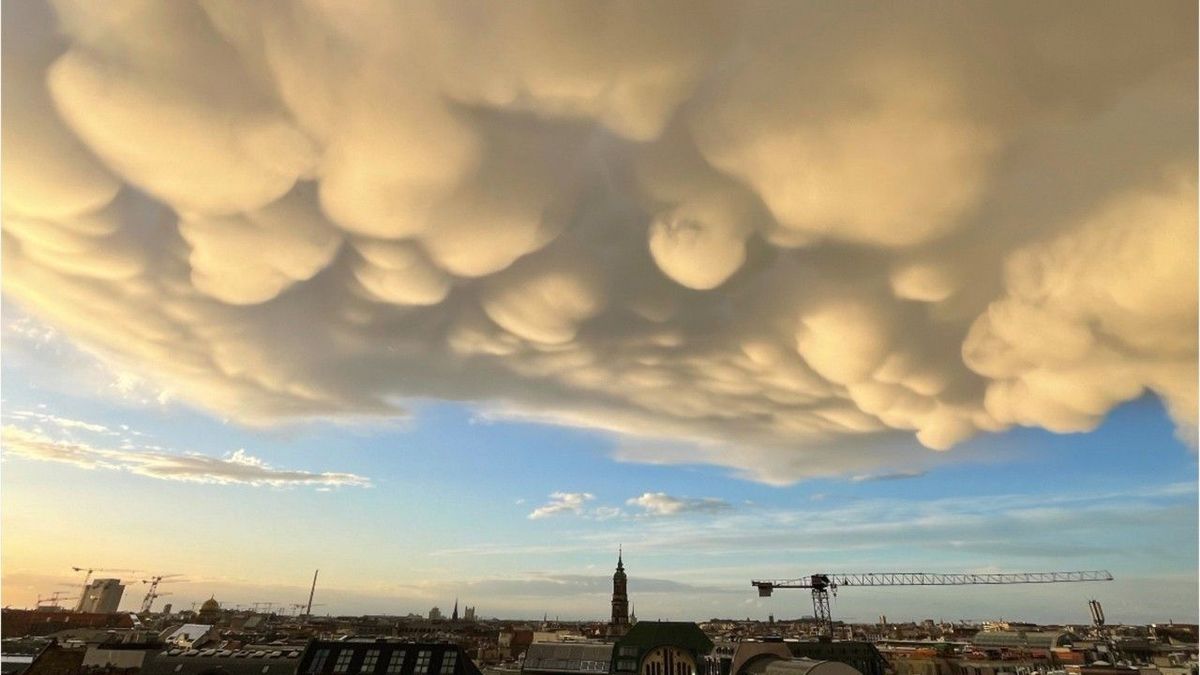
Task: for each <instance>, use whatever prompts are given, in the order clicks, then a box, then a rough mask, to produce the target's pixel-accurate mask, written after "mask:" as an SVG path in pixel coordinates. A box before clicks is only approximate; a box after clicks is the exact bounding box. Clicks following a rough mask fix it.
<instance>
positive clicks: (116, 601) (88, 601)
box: [75, 579, 125, 614]
mask: <svg viewBox="0 0 1200 675" xmlns="http://www.w3.org/2000/svg"><path fill="white" fill-rule="evenodd" d="M124 594H125V585H124V584H122V583H121V580H120V579H92V583H90V584H88V585H87V586H86V587H85V588H84V589H83V594H82V595H80V596H79V604H78V605H76V607H75V611H77V612H88V613H95V614H110V613H112V612H115V611H117V607H118V606H119V605H120V604H121V596H122V595H124Z"/></svg>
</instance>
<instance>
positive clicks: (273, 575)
mask: <svg viewBox="0 0 1200 675" xmlns="http://www.w3.org/2000/svg"><path fill="white" fill-rule="evenodd" d="M922 7H923V8H924V9H922ZM861 8H862V9H864V11H857V10H855V9H853V8H851V7H840V6H839V7H834V6H820V5H814V4H805V3H778V4H770V3H767V4H763V5H762V6H757V7H749V6H747V7H738V6H735V5H730V4H727V3H700V4H693V3H683V4H680V5H678V6H674V5H671V4H670V3H661V4H657V5H653V6H640V5H635V4H621V3H612V4H609V3H605V4H583V3H581V4H568V3H542V4H539V3H529V4H505V5H500V4H473V3H468V2H463V3H448V4H441V3H422V2H413V3H404V4H402V5H395V4H393V3H389V2H362V3H357V4H356V5H355V7H354V9H353V11H351V10H345V9H343V10H342V11H339V10H338V8H337V7H335V6H334V4H331V3H322V2H297V3H295V4H292V5H288V6H287V7H286V8H281V7H280V6H273V5H241V4H236V3H220V2H199V3H187V2H179V3H170V4H154V3H147V4H142V5H138V4H137V3H129V4H121V3H112V4H108V3H106V4H104V5H96V4H90V3H87V2H70V1H62V2H53V3H50V2H47V3H42V2H29V3H21V4H16V3H14V4H10V5H6V7H5V21H4V23H3V31H4V34H3V56H4V59H3V63H4V74H3V84H4V86H5V88H6V89H7V91H6V93H8V94H9V96H6V97H4V99H3V105H4V110H3V132H4V139H3V140H4V143H3V160H4V167H3V168H4V180H3V188H4V193H3V216H4V222H3V228H2V229H3V275H4V276H3V286H2V288H3V317H2V319H0V345H2V351H3V358H2V360H0V383H2V385H0V389H2V391H0V422H2V424H3V437H2V443H3V453H2V459H3V462H2V467H0V471H2V479H0V507H2V513H0V528H2V530H3V533H2V544H0V593H2V594H3V602H4V604H6V605H11V606H14V607H19V606H30V605H32V604H34V602H35V601H36V598H37V597H38V596H46V595H49V594H50V593H52V592H54V591H57V590H64V589H63V588H62V586H63V585H64V584H67V585H69V584H77V585H78V584H79V583H80V582H82V574H76V573H72V572H71V568H72V567H85V568H92V567H94V568H121V569H137V570H141V571H142V572H141V573H139V574H138V575H125V576H127V577H128V578H129V580H134V579H140V578H146V577H149V576H151V575H155V574H170V573H179V574H185V575H186V578H187V582H186V583H183V582H180V583H175V584H170V583H164V586H163V588H164V591H165V592H170V593H173V595H170V596H164V597H162V598H161V599H159V600H158V601H157V603H156V606H157V607H161V606H162V605H163V604H165V603H167V602H171V603H172V604H175V606H176V608H177V609H181V608H186V607H187V606H190V604H191V603H192V602H193V601H195V602H199V601H203V600H205V599H207V598H209V597H210V596H215V597H216V598H217V599H218V600H220V601H221V602H222V603H228V604H237V603H242V604H247V603H251V602H260V601H272V602H284V603H289V604H290V603H299V602H302V601H304V599H305V598H306V597H307V594H308V588H309V582H310V580H311V578H312V573H313V570H314V569H318V568H319V569H320V570H321V578H320V581H319V582H318V586H317V602H318V603H320V604H321V605H322V607H321V610H320V613H324V612H327V611H328V612H333V613H340V614H379V613H395V614H407V613H409V612H419V613H425V612H426V611H428V609H429V608H430V607H431V606H434V605H437V606H441V607H442V608H443V610H444V611H445V610H447V607H446V605H447V603H449V602H451V601H452V600H453V599H454V598H456V597H457V598H461V599H463V600H464V601H465V602H468V603H469V604H471V605H472V606H474V607H477V608H478V611H479V612H480V614H481V615H483V616H501V617H505V616H510V617H513V618H528V619H536V618H539V617H541V616H542V615H543V614H549V615H550V616H555V615H558V616H562V617H563V618H567V617H571V618H576V619H589V618H594V619H603V618H605V617H606V616H608V615H609V612H610V606H609V594H610V592H611V574H612V568H613V566H614V565H615V562H616V557H617V551H618V548H619V547H623V551H624V561H625V566H626V567H627V569H628V574H629V600H630V602H631V603H632V604H633V605H634V606H636V609H637V613H638V616H639V618H642V619H659V618H661V619H666V618H672V619H707V618H712V617H728V618H745V617H754V618H762V619H765V618H766V617H767V616H768V615H774V616H775V617H777V618H783V617H799V616H803V615H805V614H809V613H811V611H812V610H811V606H810V605H809V604H808V598H807V596H806V595H805V594H804V593H799V592H793V593H780V594H777V595H776V596H775V597H773V598H769V599H764V598H759V597H757V594H756V593H755V592H754V589H753V588H751V586H750V580H751V579H753V578H780V577H795V576H802V575H805V574H810V573H815V572H869V571H931V572H968V571H999V572H1022V571H1057V570H1090V569H1107V570H1109V571H1111V572H1112V573H1113V575H1114V576H1115V577H1116V580H1115V581H1113V582H1109V583H1104V584H1094V585H1093V584H1064V585H1053V587H1033V588H1024V587H1011V588H1005V589H1004V590H1003V592H998V591H997V590H996V589H988V588H968V589H937V590H923V591H920V592H915V591H913V590H911V589H849V590H846V591H845V592H844V593H842V595H841V596H840V597H838V598H837V599H836V600H835V603H836V604H835V610H834V611H835V616H836V617H838V618H841V619H845V620H856V621H873V620H874V619H875V618H876V617H878V616H879V615H887V616H888V617H895V618H896V619H897V620H900V619H903V618H916V619H923V618H945V619H948V620H950V619H958V618H973V619H987V618H1010V619H1028V620H1033V621H1041V622H1077V623H1086V622H1087V620H1088V619H1087V617H1088V613H1087V605H1086V602H1087V600H1089V599H1092V598H1096V599H1099V600H1101V601H1102V602H1103V604H1104V607H1105V610H1106V612H1107V614H1108V616H1109V618H1110V620H1111V621H1113V622H1129V623H1135V622H1149V621H1164V620H1177V621H1186V622H1196V621H1197V620H1198V618H1200V608H1198V600H1197V591H1198V590H1200V572H1198V568H1200V557H1198V554H1197V549H1198V545H1200V542H1198V535H1197V530H1198V527H1200V513H1198V507H1197V499H1198V490H1197V486H1198V479H1197V476H1198V474H1197V472H1198V466H1197V440H1196V439H1197V430H1196V426H1197V418H1198V414H1197V321H1198V312H1197V286H1198V281H1197V232H1196V211H1197V174H1196V156H1197V133H1196V125H1195V121H1196V118H1197V86H1196V80H1197V56H1196V54H1197V43H1196V35H1195V31H1194V28H1195V25H1196V21H1197V15H1196V7H1195V4H1194V3H1188V2H1174V1H1166V0H1164V1H1161V2H1154V3H1147V4H1145V5H1142V6H1140V7H1133V6H1132V5H1130V4H1128V3H1125V4H1122V3H1117V2H1101V3H1084V4H1078V5H1075V4H1071V3H1067V2H1063V3H1055V4H1053V5H1045V4H1038V3H1025V4H1023V3H990V4H989V3H978V4H971V5H967V4H960V3H932V4H930V5H922V6H921V7H916V6H904V5H887V4H883V3H865V4H863V5H862V6H861ZM865 10H869V11H865ZM935 10H936V11H935ZM97 576H101V575H99V574H98V575H97ZM116 576H120V575H116ZM144 588H145V586H144V584H140V583H130V584H129V585H128V588H127V589H126V591H125V598H124V600H123V601H122V605H121V607H122V608H123V609H129V608H131V607H136V606H137V605H138V604H139V603H140V597H141V595H142V593H143V592H144Z"/></svg>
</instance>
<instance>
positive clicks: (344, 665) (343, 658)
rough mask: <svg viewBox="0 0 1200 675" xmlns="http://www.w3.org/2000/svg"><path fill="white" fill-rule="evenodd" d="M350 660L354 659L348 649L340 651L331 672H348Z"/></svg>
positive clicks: (352, 653)
mask: <svg viewBox="0 0 1200 675" xmlns="http://www.w3.org/2000/svg"><path fill="white" fill-rule="evenodd" d="M352 658H354V652H353V651H352V650H350V649H343V650H342V651H340V652H338V657H337V661H336V662H335V663H334V664H333V672H335V673H348V672H350V659H352Z"/></svg>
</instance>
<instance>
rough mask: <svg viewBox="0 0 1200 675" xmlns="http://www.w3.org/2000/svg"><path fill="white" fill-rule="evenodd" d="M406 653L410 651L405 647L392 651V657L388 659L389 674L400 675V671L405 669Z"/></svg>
mask: <svg viewBox="0 0 1200 675" xmlns="http://www.w3.org/2000/svg"><path fill="white" fill-rule="evenodd" d="M406 654H408V651H407V650H404V649H397V650H396V651H394V652H392V658H390V659H388V665H387V672H388V675H399V673H400V671H401V670H403V669H404V656H405V655H406Z"/></svg>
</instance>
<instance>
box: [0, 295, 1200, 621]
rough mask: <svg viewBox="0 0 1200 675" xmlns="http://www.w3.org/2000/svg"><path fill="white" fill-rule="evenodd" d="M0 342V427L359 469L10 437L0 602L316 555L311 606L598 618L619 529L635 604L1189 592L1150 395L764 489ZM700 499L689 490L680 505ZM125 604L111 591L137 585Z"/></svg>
mask: <svg viewBox="0 0 1200 675" xmlns="http://www.w3.org/2000/svg"><path fill="white" fill-rule="evenodd" d="M12 310H13V308H12V307H11V305H10V307H9V310H8V314H7V316H6V319H5V321H6V323H10V322H12V321H19V322H21V326H22V330H24V332H25V333H28V332H29V331H28V326H30V325H32V323H31V321H30V320H29V319H28V318H27V317H23V316H22V315H21V314H20V313H19V312H14V311H12ZM14 315H15V317H16V318H14ZM35 334H36V333H35ZM37 335H44V334H37ZM5 336H6V339H7V343H6V345H5V346H6V353H7V354H8V355H9V356H8V358H6V359H5V361H4V365H3V376H4V380H3V381H4V392H3V394H4V411H5V412H4V415H5V420H4V421H5V424H6V425H17V426H19V427H23V428H31V427H36V428H40V429H42V430H43V431H45V432H47V433H48V434H50V435H55V436H57V437H60V438H63V439H69V440H71V441H78V442H83V443H88V444H94V445H96V446H97V447H105V444H106V443H107V445H108V446H113V445H115V443H114V441H113V440H112V439H113V438H115V437H116V436H114V435H111V434H106V433H96V432H92V431H88V430H87V429H80V428H78V427H72V426H70V425H69V423H66V422H63V420H75V421H82V422H88V423H91V424H99V425H103V426H105V427H107V428H110V429H119V428H120V425H126V426H127V427H129V429H130V430H131V431H138V432H140V433H141V434H144V436H135V437H133V438H134V439H135V442H136V444H137V445H139V446H162V447H163V448H167V449H169V452H171V453H199V454H202V455H207V456H209V457H216V458H221V457H225V458H227V457H229V456H230V454H231V453H232V452H234V451H235V450H238V449H242V450H244V451H245V452H246V453H248V454H250V455H252V456H254V457H257V458H259V459H261V460H263V461H265V462H266V463H267V464H270V465H271V466H273V467H277V468H286V469H295V470H303V471H310V472H318V473H319V472H322V471H337V472H345V473H351V474H355V475H357V476H361V477H365V478H366V479H368V480H369V482H370V487H366V488H364V487H353V486H340V487H339V486H335V487H333V488H331V489H329V491H319V490H318V489H317V488H316V487H314V486H305V485H286V486H271V485H259V486H252V485H246V484H214V483H192V482H179V481H173V480H164V479H162V478H160V477H151V476H145V475H138V474H136V473H131V472H130V471H129V470H127V469H111V470H106V469H102V468H100V469H97V468H90V469H89V468H81V467H78V466H73V465H70V464H64V463H62V462H53V461H45V460H44V459H35V458H30V457H26V456H12V455H11V454H10V455H8V456H6V458H5V462H4V488H5V490H4V528H5V534H6V537H5V548H4V555H5V592H6V602H10V603H14V604H19V603H21V602H28V601H29V599H31V598H32V596H31V594H34V593H36V594H42V595H48V594H49V593H50V592H52V591H53V590H60V589H59V588H57V585H58V584H66V583H70V582H71V580H72V579H73V576H72V575H71V574H70V573H69V567H71V566H78V565H96V566H105V567H115V568H135V569H143V570H146V572H148V573H163V572H166V573H175V572H181V573H186V574H187V576H188V578H189V581H188V582H187V583H182V584H177V585H176V586H175V587H174V592H175V595H176V598H174V600H175V602H176V606H187V603H189V602H192V601H195V600H197V599H203V598H204V597H207V596H208V595H210V594H213V593H215V594H217V595H218V596H219V597H220V598H222V599H225V600H226V601H228V602H230V603H234V604H236V603H250V602H254V601H274V602H297V601H299V600H303V597H302V596H303V584H304V581H305V579H306V578H307V574H308V573H309V570H310V569H312V568H317V567H319V568H321V569H322V579H321V585H322V596H323V597H324V598H325V599H326V600H328V601H329V602H327V603H326V605H327V606H328V607H329V610H328V611H334V612H367V611H379V612H382V611H388V612H397V613H407V612H410V611H417V612H421V611H425V610H426V609H428V606H432V605H434V604H439V603H440V604H442V605H447V604H449V603H451V602H452V601H453V597H455V596H462V597H463V598H464V599H466V600H467V601H470V602H473V603H475V604H477V605H478V606H480V608H481V611H482V612H483V613H485V614H487V615H494V614H499V615H503V616H537V615H539V614H540V613H542V612H550V613H552V614H557V615H562V616H564V617H566V616H569V617H579V618H599V617H602V616H603V615H604V611H605V595H604V594H605V592H606V586H607V579H606V578H605V575H606V574H608V573H609V568H610V567H611V564H612V562H613V561H612V558H613V549H614V548H615V547H616V546H617V545H624V547H625V550H626V562H627V565H628V566H629V568H630V572H631V575H632V579H633V581H632V582H631V588H632V589H633V597H634V602H635V604H636V606H637V608H638V612H639V614H640V615H641V616H643V617H647V618H655V617H659V618H667V617H676V618H683V617H687V618H703V617H706V616H708V615H722V616H724V615H737V616H740V615H743V614H744V615H746V616H754V617H763V616H765V615H766V614H768V613H774V614H775V615H776V616H792V615H802V614H804V613H806V612H807V611H808V608H807V604H806V602H807V599H806V597H805V596H802V595H793V596H792V597H789V596H788V594H786V593H781V594H777V595H776V596H775V598H773V599H771V600H766V601H764V600H759V599H758V598H756V597H754V595H753V593H752V589H751V588H750V587H749V583H748V582H749V580H750V579H751V578H769V577H787V576H796V575H803V574H807V573H811V572H814V571H820V570H827V571H871V570H878V571H888V570H928V571H968V570H994V571H1051V570H1067V569H1108V570H1110V571H1112V572H1113V574H1114V575H1115V576H1116V577H1117V581H1115V582H1113V583H1110V584H1100V585H1086V586H1087V587H1084V586H1076V585H1071V584H1067V585H1063V586H1062V587H1037V588H1034V589H1026V588H1015V589H1005V590H1004V591H1003V592H1000V593H997V592H996V591H995V589H982V590H980V589H931V590H925V591H923V592H922V593H920V594H917V593H915V592H914V591H912V590H911V589H887V590H871V591H868V590H865V589H864V590H859V589H853V590H850V591H845V592H843V594H842V598H840V599H839V600H838V601H837V602H838V613H839V615H843V616H846V617H847V618H859V619H863V620H866V619H871V618H873V617H875V616H877V615H878V614H881V613H882V614H886V615H888V616H889V617H893V618H894V619H900V618H903V617H916V618H921V617H925V616H933V615H934V614H937V615H938V616H945V617H954V618H992V617H1000V616H1007V617H1009V618H1014V617H1018V616H1019V617H1024V618H1030V619H1036V620H1046V621H1050V620H1061V621H1068V620H1074V621H1082V620H1083V618H1084V617H1085V614H1084V612H1085V607H1084V604H1083V601H1084V600H1086V599H1087V598H1090V597H1097V598H1100V599H1101V600H1102V602H1105V606H1106V608H1108V612H1109V614H1110V616H1111V617H1112V618H1113V619H1114V620H1117V621H1122V620H1125V621H1149V620H1161V619H1175V620H1192V619H1194V618H1195V615H1196V603H1195V597H1194V594H1192V593H1189V592H1188V589H1189V588H1193V587H1194V586H1195V583H1196V568H1197V558H1196V550H1197V538H1196V520H1197V511H1196V498H1197V495H1196V481H1195V475H1196V471H1197V466H1196V453H1195V449H1194V448H1193V447H1191V446H1190V445H1189V444H1187V443H1184V442H1181V440H1180V438H1179V435H1178V432H1177V431H1176V429H1175V426H1174V424H1173V423H1172V422H1171V420H1170V419H1169V418H1168V417H1167V415H1166V413H1165V411H1164V410H1163V407H1162V405H1161V404H1160V403H1159V401H1158V400H1157V399H1156V398H1155V397H1153V396H1144V397H1142V398H1140V399H1138V400H1136V401H1133V402H1131V403H1128V404H1125V405H1123V406H1121V407H1120V408H1118V409H1117V410H1115V411H1114V412H1113V413H1112V414H1111V415H1110V417H1109V419H1108V420H1107V421H1106V422H1105V423H1104V424H1103V425H1101V426H1100V427H1099V428H1097V429H1096V430H1095V431H1093V432H1090V433H1082V434H1054V433H1050V432H1047V431H1044V430H1039V429H1013V430H1010V431H1008V432H1005V433H1002V434H995V435H987V436H981V437H978V438H975V439H973V440H971V441H969V442H967V443H964V444H962V445H961V446H960V447H958V448H956V449H954V450H952V451H949V452H947V453H945V454H942V455H939V456H938V459H939V460H941V461H940V462H939V464H938V465H936V466H935V467H934V468H931V469H928V470H924V473H921V472H916V471H914V472H910V473H908V474H906V473H904V472H893V473H891V474H879V475H874V476H867V477H864V476H858V477H857V479H856V477H855V476H847V477H842V478H835V479H820V478H815V479H809V480H804V481H799V482H797V483H795V484H792V485H789V486H773V485H765V484H762V483H760V482H755V481H752V480H746V479H743V478H738V477H735V476H732V475H731V471H730V470H729V469H726V468H722V467H714V466H707V465H703V464H695V465H648V464H640V463H635V462H628V461H618V460H616V459H614V456H613V455H614V450H615V448H616V441H615V440H614V439H613V438H611V437H610V436H609V435H607V434H604V433H599V432H595V431H588V430H581V429H575V428H569V427H564V426H556V425H545V424H537V423H528V422H519V421H512V420H503V419H501V420H496V419H493V418H489V417H488V416H486V415H483V414H481V413H480V411H479V410H477V409H475V408H472V407H471V406H467V405H462V404H452V403H439V402H418V403H415V404H414V405H413V407H412V410H413V412H412V415H411V416H410V417H409V418H407V419H403V420H396V421H394V422H390V423H381V422H373V423H368V422H360V423H346V424H335V423H329V422H312V423H300V424H292V425H288V426H283V427H272V428H252V427H246V426H241V425H237V424H233V423H229V422H225V421H222V420H220V419H218V418H215V417H213V416H211V415H209V414H207V413H204V412H202V411H199V410H197V409H195V408H192V407H190V406H188V405H186V404H183V403H180V402H177V401H167V402H165V403H162V402H158V401H154V402H152V403H144V402H141V399H137V398H136V397H134V398H133V399H130V398H128V397H125V396H123V395H121V394H116V393H114V392H113V390H111V389H108V390H107V391H105V390H104V389H103V388H99V389H97V388H92V389H90V390H89V389H87V388H76V387H70V388H69V391H65V390H64V389H65V388H64V387H62V386H61V385H60V384H59V383H55V382H54V381H53V378H51V377H48V376H46V374H45V371H46V369H47V368H57V364H59V363H62V362H63V361H66V362H78V363H89V362H91V357H88V356H87V355H85V354H81V353H79V352H78V351H77V350H75V349H74V348H73V347H71V346H70V345H69V344H67V343H64V342H63V340H62V339H61V337H57V336H55V337H51V338H49V339H45V338H43V337H39V338H37V339H32V340H31V339H29V338H28V337H26V336H25V335H24V334H20V333H17V332H14V331H13V330H11V326H10V329H8V330H6V332H5ZM10 346H11V349H9V347H10ZM95 367H96V369H97V372H101V371H103V366H100V365H98V364H96V365H95ZM86 380H87V378H83V379H81V380H80V381H86ZM97 381H100V380H97ZM23 411H24V412H34V413H37V412H39V411H41V412H43V413H45V414H49V413H48V412H46V411H53V415H54V416H56V417H58V418H61V419H60V420H59V422H58V423H56V422H54V421H47V420H44V419H43V420H39V419H37V418H31V417H30V416H28V415H23V414H22V412H23ZM64 425H66V426H64ZM553 493H576V494H582V493H586V494H588V495H591V496H592V497H591V498H584V499H583V500H582V501H581V502H580V504H579V508H578V510H570V509H564V510H563V511H562V512H561V513H557V514H555V515H551V516H547V517H543V518H534V519H531V518H530V515H531V514H532V513H533V512H534V510H535V509H537V508H539V507H542V506H545V505H546V504H550V503H553V502H555V501H556V500H555V499H554V497H553V496H552V495H553ZM647 493H650V494H652V495H653V494H657V493H663V494H665V495H670V496H672V497H677V498H679V499H681V500H684V502H685V505H684V506H683V507H681V508H680V509H679V510H678V511H677V512H674V513H668V512H655V511H652V510H651V509H649V508H647V507H644V506H640V505H638V504H636V503H631V502H630V500H632V499H634V498H637V497H639V496H642V495H645V494H647ZM701 499H707V500H709V502H707V506H704V507H697V508H695V509H693V508H691V507H690V506H689V504H691V505H694V504H692V503H691V502H687V500H701ZM80 504H86V505H87V506H86V508H80V507H79V505H80ZM181 520H182V522H180V521H181ZM114 538H116V541H120V542H121V543H119V544H118V543H116V541H114ZM168 568H169V569H168ZM134 576H137V575H134ZM326 589H328V590H326ZM129 595H130V597H129V598H127V600H126V602H127V603H134V602H136V601H137V600H138V599H139V598H140V593H139V592H137V591H136V590H131V591H130V592H129ZM297 598H299V600H297ZM170 599H171V598H164V601H165V600H170ZM14 601H15V602H14ZM160 602H162V601H160ZM734 608H736V610H735V609H734Z"/></svg>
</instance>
